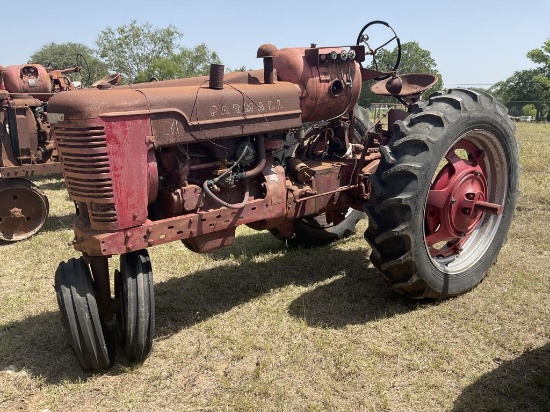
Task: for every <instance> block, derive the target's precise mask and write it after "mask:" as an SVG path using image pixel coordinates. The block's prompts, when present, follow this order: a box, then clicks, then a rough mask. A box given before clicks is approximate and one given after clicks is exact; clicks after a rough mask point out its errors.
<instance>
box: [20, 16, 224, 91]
mask: <svg viewBox="0 0 550 412" xmlns="http://www.w3.org/2000/svg"><path fill="white" fill-rule="evenodd" d="M182 37H183V33H181V32H180V31H179V30H177V28H176V27H175V26H172V25H169V26H168V27H166V28H155V27H153V26H152V25H151V24H150V23H147V22H146V23H143V24H138V23H137V21H136V20H132V21H131V22H130V24H127V25H122V26H120V27H118V28H116V29H113V28H111V27H107V28H106V29H105V30H103V31H102V32H101V33H100V34H99V36H98V38H97V40H96V49H92V48H90V47H88V46H85V45H83V44H80V43H71V42H67V43H62V44H57V43H49V44H46V45H44V46H42V48H40V49H39V50H38V51H36V52H35V53H34V54H33V55H32V56H31V58H30V60H31V61H32V62H33V63H38V64H42V65H44V66H45V67H49V68H52V69H54V70H55V69H64V68H67V67H72V66H74V64H75V58H76V55H77V54H82V55H83V56H84V58H85V59H86V61H87V62H88V66H89V72H90V81H89V83H92V82H93V81H94V80H97V79H100V78H102V77H104V76H105V75H106V74H108V73H119V74H121V75H122V78H123V81H124V82H126V83H139V82H146V81H149V80H151V79H152V78H155V79H157V80H167V79H176V78H182V77H194V76H201V75H204V74H207V73H208V70H209V67H210V64H211V63H216V64H220V63H221V61H220V58H219V56H218V54H217V53H216V52H214V51H212V50H210V49H209V48H208V47H207V46H206V44H204V43H202V44H199V45H198V46H195V47H185V46H183V45H182V44H180V43H179V40H180V39H181V38H182ZM84 86H89V84H85V85H84Z"/></svg>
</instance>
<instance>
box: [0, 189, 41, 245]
mask: <svg viewBox="0 0 550 412" xmlns="http://www.w3.org/2000/svg"><path fill="white" fill-rule="evenodd" d="M49 210H50V206H49V203H48V198H47V197H46V195H45V194H44V192H42V190H40V189H39V188H38V186H36V185H35V184H34V183H32V182H30V181H28V180H27V179H21V178H9V179H0V240H4V241H7V242H17V241H19V240H23V239H27V238H29V237H31V236H32V235H34V234H35V233H36V232H38V231H39V230H40V229H41V228H42V226H43V225H44V222H46V219H47V218H48V213H49Z"/></svg>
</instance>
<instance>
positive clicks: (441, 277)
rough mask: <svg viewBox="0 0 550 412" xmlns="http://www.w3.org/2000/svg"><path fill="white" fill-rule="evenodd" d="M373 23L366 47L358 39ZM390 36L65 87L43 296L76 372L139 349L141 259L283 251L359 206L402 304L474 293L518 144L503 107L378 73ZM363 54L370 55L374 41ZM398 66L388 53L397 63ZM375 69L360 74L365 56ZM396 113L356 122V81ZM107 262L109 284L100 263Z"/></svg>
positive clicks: (345, 224) (143, 326)
mask: <svg viewBox="0 0 550 412" xmlns="http://www.w3.org/2000/svg"><path fill="white" fill-rule="evenodd" d="M379 28H385V29H386V30H388V34H387V35H388V37H387V38H384V39H382V40H380V42H378V43H376V40H373V38H372V36H371V35H370V32H371V30H374V29H379ZM390 44H396V45H397V48H398V50H399V49H400V42H399V39H398V38H397V36H396V35H395V32H394V31H393V29H392V28H391V27H390V26H389V25H388V24H387V23H385V22H380V21H376V22H371V23H369V24H367V25H366V26H365V27H364V28H363V29H362V30H361V32H360V34H359V36H358V39H357V43H356V45H353V46H345V47H317V46H316V45H311V47H302V48H287V49H277V48H276V47H275V46H273V45H269V44H268V45H263V46H261V47H260V48H259V49H258V53H257V56H258V57H259V58H261V59H263V70H256V71H247V72H241V73H230V74H225V73H224V71H223V66H222V67H220V66H217V65H213V66H212V68H211V73H210V76H205V77H198V78H189V79H180V80H170V81H160V82H152V83H145V84H134V85H126V86H119V87H111V86H109V85H106V86H104V87H101V88H100V89H94V90H92V89H89V90H81V91H78V92H64V93H59V94H57V95H55V96H54V97H52V99H51V100H50V103H49V105H50V106H49V108H50V113H49V119H50V122H52V124H53V129H54V135H55V139H56V143H57V149H58V151H59V156H60V160H61V163H62V166H63V174H64V178H65V182H66V186H67V189H68V191H69V194H70V196H71V198H72V199H73V200H74V201H75V203H76V208H77V218H76V220H75V223H74V232H75V238H74V241H73V242H72V243H73V245H74V248H75V249H76V250H77V251H79V252H81V253H82V257H80V258H78V259H71V260H69V261H68V262H62V263H61V264H60V265H59V268H58V269H57V271H56V274H55V289H56V293H57V299H58V303H59V308H60V311H61V316H62V321H63V325H64V328H65V330H66V332H67V337H68V340H69V342H70V344H71V346H72V348H73V350H74V352H75V354H76V356H77V357H78V359H79V361H80V364H81V365H82V367H83V368H84V369H85V370H101V369H104V368H108V367H109V366H110V365H111V364H112V362H113V356H114V349H113V348H114V346H113V342H115V340H116V339H115V337H116V336H117V335H118V336H119V339H120V341H121V344H122V346H123V347H124V351H125V354H126V356H127V357H128V358H129V359H130V360H133V361H137V362H141V361H143V360H145V359H146V358H147V356H148V355H149V354H150V351H151V348H152V345H153V336H154V325H155V305H154V293H153V289H154V288H153V271H152V265H151V261H150V259H149V255H148V253H147V248H149V247H152V246H155V245H159V244H162V243H166V242H172V241H176V240H180V241H182V242H183V244H184V245H185V246H186V247H187V248H189V249H191V250H192V251H195V252H208V251H211V250H213V249H216V248H220V247H223V246H227V245H230V244H231V243H232V242H233V241H234V239H235V228H236V227H237V226H238V225H242V224H246V225H248V226H249V227H251V228H253V229H257V230H269V231H270V232H271V233H272V234H273V235H275V236H277V237H278V238H280V239H282V240H284V241H286V242H288V243H289V244H297V245H318V244H325V243H329V242H332V241H334V240H337V239H340V238H342V237H344V236H346V235H347V234H349V233H352V232H353V231H354V230H355V224H356V222H357V220H358V219H360V218H361V217H363V215H364V213H366V215H367V217H368V220H369V224H368V229H367V230H366V232H365V238H366V240H367V241H368V243H369V244H370V247H371V250H372V252H371V256H370V258H371V261H372V263H373V264H374V266H376V267H377V268H378V269H379V270H380V272H381V274H382V276H384V277H385V278H386V279H387V280H388V282H389V283H390V284H391V285H392V287H393V288H394V289H395V290H396V291H398V292H400V293H403V294H406V295H408V296H409V297H411V298H414V299H422V298H428V299H441V298H444V297H447V296H456V295H459V294H461V293H464V292H466V291H468V290H470V289H471V288H473V287H474V286H475V285H477V284H478V283H479V282H480V281H481V280H482V279H483V278H484V276H485V274H486V272H487V271H488V270H489V268H490V267H491V265H492V264H493V263H494V261H495V259H496V257H497V254H498V253H499V250H500V248H501V246H502V244H503V243H504V241H505V239H506V235H507V232H508V229H509V226H510V223H511V219H512V215H513V211H514V208H515V204H516V198H517V192H518V170H519V166H518V146H517V143H516V140H515V137H514V131H515V129H514V124H513V123H512V122H510V121H509V120H508V116H507V111H506V108H505V107H504V106H503V105H502V104H500V103H498V102H497V101H495V100H494V99H493V98H492V97H491V96H489V95H488V94H485V93H481V92H475V91H471V90H466V89H455V90H450V91H448V92H446V93H443V92H438V93H435V94H433V95H431V96H430V97H429V100H428V101H421V100H420V95H421V93H422V92H423V91H424V90H426V89H427V88H429V87H430V86H431V85H432V84H434V83H435V81H436V80H437V78H436V77H435V76H433V75H430V74H405V75H398V73H397V69H398V65H399V57H398V58H397V61H396V62H395V64H394V65H392V66H391V67H389V68H387V69H385V68H381V67H379V65H378V64H377V54H378V53H379V52H380V50H381V47H384V46H388V45H390ZM376 46H380V47H376ZM398 56H400V53H398ZM367 58H368V59H372V60H373V63H374V64H371V65H369V66H368V67H367V65H366V63H365V61H366V59H367ZM373 79H378V82H377V83H375V84H374V85H373V86H372V88H371V90H372V91H373V92H375V93H379V94H383V95H388V96H394V97H395V98H396V99H398V100H399V101H400V102H401V103H402V104H403V105H404V107H405V109H404V110H395V109H393V110H390V111H389V112H388V114H387V121H383V122H382V121H376V122H374V123H373V124H371V122H370V121H369V117H368V114H367V112H366V111H365V110H364V109H362V108H361V107H359V106H358V105H357V101H358V97H359V94H360V91H361V87H362V83H363V82H365V81H368V80H373ZM114 255H120V268H119V269H118V270H116V271H115V273H114V294H112V292H111V289H110V274H109V265H108V260H109V258H111V257H112V256H114Z"/></svg>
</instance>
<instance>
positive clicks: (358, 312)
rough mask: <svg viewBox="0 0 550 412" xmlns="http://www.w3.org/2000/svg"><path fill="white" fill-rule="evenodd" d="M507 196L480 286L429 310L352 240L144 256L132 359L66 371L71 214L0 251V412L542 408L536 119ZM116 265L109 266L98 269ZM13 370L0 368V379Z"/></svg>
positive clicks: (545, 272) (544, 181)
mask: <svg viewBox="0 0 550 412" xmlns="http://www.w3.org/2000/svg"><path fill="white" fill-rule="evenodd" d="M517 136H518V139H519V141H520V142H521V145H522V152H521V163H522V167H523V173H522V176H521V182H520V185H521V196H520V200H519V204H518V208H517V212H516V217H515V220H514V223H513V225H512V229H511V231H510V234H509V236H508V242H507V243H506V245H505V246H504V248H503V250H502V251H501V254H500V256H499V259H498V262H497V264H496V265H495V266H494V268H493V269H492V270H491V271H490V273H489V275H488V277H487V278H486V279H485V281H484V282H482V283H481V284H480V285H479V286H478V287H476V288H475V289H474V290H472V291H471V292H469V293H467V294H465V295H462V296H460V297H457V298H454V299H448V300H445V301H443V302H441V303H440V304H426V303H419V302H414V301H409V300H407V299H404V298H402V297H400V296H398V295H396V294H395V293H394V292H393V291H392V290H391V289H390V288H389V287H388V286H387V285H386V283H385V282H384V281H383V279H382V278H381V276H380V275H379V274H378V273H377V272H376V270H374V269H373V268H372V266H370V265H369V263H368V255H369V248H368V245H367V244H366V242H365V241H364V240H363V238H362V231H364V230H365V228H366V225H367V222H366V221H364V222H362V223H361V224H360V227H359V232H358V234H357V235H355V236H354V237H352V238H350V239H347V240H344V241H341V242H338V243H336V244H334V245H332V246H329V247H324V248H318V249H310V250H286V249H285V247H284V246H283V245H282V243H280V242H279V241H277V240H276V239H275V238H273V237H272V236H271V235H270V234H269V233H266V232H255V231H253V230H251V229H247V228H239V230H238V238H237V241H236V242H235V244H234V245H232V246H231V247H229V248H226V249H222V250H218V251H215V252H212V253H210V254H205V255H196V254H193V253H192V252H190V251H188V250H187V249H186V248H185V247H183V246H182V245H181V244H180V243H178V242H174V243H171V244H166V245H162V246H158V247H154V248H151V249H149V253H150V254H151V259H152V264H153V269H154V276H155V294H156V311H157V314H156V315H157V316H156V320H157V328H156V334H155V347H154V350H153V353H152V355H151V357H150V358H149V359H148V360H147V361H146V362H145V363H144V364H143V365H137V366H136V365H132V364H130V363H128V362H126V361H125V360H124V357H122V356H117V361H116V363H115V365H114V367H113V368H112V369H110V370H107V371H106V372H105V373H101V374H89V373H84V372H82V371H81V369H80V367H79V365H78V362H77V360H76V357H75V356H74V355H73V353H72V352H71V349H70V347H69V346H68V344H67V343H66V340H65V338H64V335H63V331H62V328H61V322H60V316H59V312H58V308H57V303H56V298H55V293H54V290H53V287H52V285H53V274H54V272H55V269H56V267H57V265H58V263H59V262H60V261H61V260H67V259H69V258H71V257H76V256H78V255H77V253H76V252H75V251H74V250H73V249H72V248H71V247H69V246H67V242H69V241H70V240H71V239H72V237H73V234H72V229H71V221H72V216H73V213H74V212H73V206H72V204H71V202H70V201H69V200H68V198H67V195H66V191H65V189H64V188H63V183H62V181H61V180H60V179H35V182H36V183H37V184H39V185H40V186H41V187H43V188H44V190H45V191H46V193H47V195H48V196H49V199H50V206H51V215H50V218H49V220H48V222H47V224H46V225H45V227H44V229H43V230H42V231H41V232H40V233H38V234H37V235H35V236H34V237H32V238H31V239H28V240H26V241H23V242H19V243H15V244H3V245H0V252H1V256H2V261H1V264H0V265H1V266H0V302H1V304H0V409H5V410H33V411H34V410H44V409H49V410H51V411H58V410H97V409H102V410H131V409H133V410H161V409H168V410H183V411H185V410H189V411H196V410H231V411H233V410H236V411H241V410H242V411H249V410H254V411H260V410H262V411H263V410H289V411H290V410H291V411H325V410H342V411H355V410H363V411H381V410H388V411H419V410H425V411H448V410H455V411H474V410H480V411H544V410H549V408H550V407H549V405H550V395H549V394H550V378H549V376H550V343H549V341H550V339H549V337H550V328H549V326H548V323H549V307H550V299H549V296H550V294H549V292H550V280H549V272H550V264H549V263H550V252H549V248H548V245H549V244H550V234H549V233H550V223H549V221H550V220H549V216H550V210H549V203H548V196H549V193H550V188H549V181H550V179H549V177H550V169H549V166H548V165H549V161H550V159H549V154H550V125H536V124H518V129H517ZM115 263H116V262H113V265H114V264H115ZM10 365H13V367H14V369H15V372H8V371H1V370H3V369H5V368H7V367H8V366H10Z"/></svg>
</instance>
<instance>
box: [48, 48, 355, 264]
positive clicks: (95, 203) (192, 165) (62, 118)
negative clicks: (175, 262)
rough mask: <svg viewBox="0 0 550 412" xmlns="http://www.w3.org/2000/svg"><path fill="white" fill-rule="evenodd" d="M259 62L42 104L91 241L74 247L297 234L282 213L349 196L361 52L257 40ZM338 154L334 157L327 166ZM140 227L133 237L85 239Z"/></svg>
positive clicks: (101, 250)
mask: <svg viewBox="0 0 550 412" xmlns="http://www.w3.org/2000/svg"><path fill="white" fill-rule="evenodd" d="M258 57H259V58H262V59H263V64H264V70H257V71H248V72H238V73H230V74H225V73H224V72H223V66H220V65H212V67H211V72H210V75H209V76H205V77H198V78H191V79H179V80H169V81H161V82H150V83H144V84H135V85H127V86H118V87H113V86H112V85H104V86H101V85H100V87H99V88H97V89H89V90H80V91H78V93H74V94H73V93H70V94H69V93H67V94H65V93H61V94H58V95H56V96H54V97H53V98H52V99H51V100H50V102H49V107H50V112H49V120H50V122H51V123H52V124H54V134H55V138H56V143H57V149H58V151H59V154H60V156H61V158H62V163H63V171H64V176H65V180H66V183H67V188H68V190H69V193H70V195H71V197H72V199H73V200H75V201H76V202H77V205H78V211H79V219H78V222H77V223H76V226H75V230H76V232H77V237H78V238H82V239H86V241H85V242H84V244H75V247H76V248H81V247H85V248H89V247H91V248H92V249H93V251H91V254H95V255H108V254H113V253H115V251H116V253H123V252H126V251H128V250H130V249H134V248H142V247H144V246H145V247H146V246H151V245H153V244H158V243H164V242H165V241H170V240H175V239H181V240H184V243H185V244H186V245H187V246H188V247H190V248H191V249H193V250H196V251H200V252H204V251H208V250H211V249H213V248H216V247H220V246H223V245H227V244H229V243H230V242H231V241H232V240H233V235H234V229H235V226H237V225H238V224H243V223H248V224H250V225H252V226H254V227H256V228H258V229H269V228H277V227H280V228H279V229H280V230H282V231H284V230H288V231H289V235H291V231H292V229H291V228H286V226H285V225H287V224H288V223H289V221H293V220H296V219H299V218H301V217H304V216H308V215H317V214H319V213H321V212H323V213H324V212H329V211H330V210H332V209H347V208H348V206H350V205H351V203H352V200H351V199H352V196H350V195H349V193H347V192H346V189H342V188H343V187H344V188H346V187H348V186H349V185H350V184H351V180H352V172H353V170H354V168H355V166H356V163H357V162H356V159H355V158H354V159H351V158H352V156H351V153H347V154H346V151H347V150H348V149H349V147H350V146H349V128H350V125H351V122H350V118H351V116H352V115H351V114H352V113H353V108H354V106H355V105H356V102H357V99H358V97H359V93H360V91H361V76H360V72H359V64H358V61H360V59H364V49H363V48H362V47H359V46H352V47H349V48H317V47H312V48H293V49H281V50H277V48H276V47H275V46H273V45H263V46H261V47H260V48H259V50H258ZM308 130H309V134H307V133H306V132H307V131H308ZM313 134H314V135H315V136H313ZM337 152H338V153H339V156H341V158H340V157H336V159H338V160H340V161H337V162H330V163H329V162H326V161H323V160H328V159H329V158H330V157H331V156H332V155H334V154H335V153H337ZM350 159H351V160H350ZM285 169H286V171H289V173H286V171H285ZM348 189H349V188H348ZM290 199H292V200H290ZM181 216H185V218H184V219H183V220H182V219H179V220H178V219H177V217H181ZM170 219H175V220H174V221H176V222H178V225H174V224H169V223H167V222H170ZM160 222H166V223H162V224H161V223H160ZM138 226H141V227H142V228H143V230H145V232H144V235H141V232H140V236H139V238H136V239H139V240H138V241H137V242H134V241H133V240H132V241H122V243H119V244H116V243H117V241H115V240H114V239H112V241H113V242H114V244H112V245H111V244H110V243H101V242H103V241H100V242H99V243H98V238H95V237H94V236H93V234H94V233H100V232H105V231H108V232H112V231H124V230H126V229H129V228H136V227H138ZM146 226H148V227H146ZM285 228H286V229H285ZM140 230H141V229H140ZM147 230H148V232H147ZM138 231H139V230H138ZM146 232H147V233H146ZM86 242H92V243H93V244H94V245H93V246H90V245H89V244H87V243H86ZM110 247H112V249H111V248H110ZM87 253H90V250H88V252H87Z"/></svg>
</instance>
